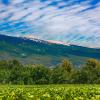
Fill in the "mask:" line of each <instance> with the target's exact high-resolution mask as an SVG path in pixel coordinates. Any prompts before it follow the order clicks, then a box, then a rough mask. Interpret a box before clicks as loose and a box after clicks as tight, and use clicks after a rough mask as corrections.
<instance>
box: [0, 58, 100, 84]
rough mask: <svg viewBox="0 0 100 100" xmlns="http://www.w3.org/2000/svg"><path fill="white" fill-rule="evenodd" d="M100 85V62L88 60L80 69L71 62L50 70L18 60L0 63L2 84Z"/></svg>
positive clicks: (0, 81) (0, 82)
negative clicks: (24, 63)
mask: <svg viewBox="0 0 100 100" xmlns="http://www.w3.org/2000/svg"><path fill="white" fill-rule="evenodd" d="M65 83H68V84H69V83H72V84H73V83H74V84H92V83H93V84H99V83H100V61H98V60H96V59H88V60H87V61H86V62H85V63H84V64H83V65H81V66H80V68H76V67H74V66H73V64H72V63H71V62H70V61H69V60H63V61H62V63H61V64H59V65H57V66H55V67H53V68H48V67H46V66H44V65H23V64H21V63H20V62H19V61H17V60H11V61H0V84H25V85H27V84H65Z"/></svg>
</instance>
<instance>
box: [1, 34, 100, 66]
mask: <svg viewBox="0 0 100 100" xmlns="http://www.w3.org/2000/svg"><path fill="white" fill-rule="evenodd" d="M3 58H5V59H9V58H15V59H16V58H17V59H19V60H21V61H23V62H24V63H26V62H25V61H26V60H27V63H32V59H33V60H34V61H33V63H38V62H39V63H42V62H43V64H45V63H47V62H48V63H47V64H46V65H53V64H57V63H59V62H60V61H61V60H62V59H65V58H69V59H70V60H72V61H73V62H74V63H77V64H78V63H80V62H82V60H83V59H86V58H96V59H100V49H95V48H87V47H82V46H77V45H73V44H70V45H62V44H55V43H50V42H48V41H44V40H39V39H35V40H31V39H29V38H24V37H12V36H6V35H0V59H1V60H2V59H3ZM28 58H29V59H28ZM76 58H77V60H79V61H76ZM47 59H49V61H47V62H46V60H47ZM81 59H82V60H81Z"/></svg>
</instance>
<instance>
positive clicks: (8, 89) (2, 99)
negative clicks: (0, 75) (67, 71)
mask: <svg viewBox="0 0 100 100" xmlns="http://www.w3.org/2000/svg"><path fill="white" fill-rule="evenodd" d="M0 100H100V85H34V86H19V85H18V86H13V85H9V86H7V85H1V86H0Z"/></svg>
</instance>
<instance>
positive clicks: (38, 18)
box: [0, 0, 100, 48]
mask: <svg viewBox="0 0 100 100" xmlns="http://www.w3.org/2000/svg"><path fill="white" fill-rule="evenodd" d="M0 34H5V35H12V36H28V35H30V36H33V37H37V38H40V39H43V40H55V41H60V42H68V43H72V44H77V45H81V46H88V47H99V48H100V1H99V0H0Z"/></svg>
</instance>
